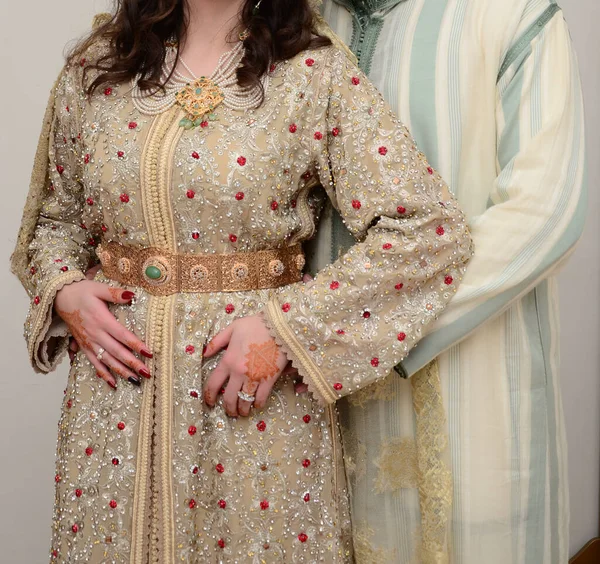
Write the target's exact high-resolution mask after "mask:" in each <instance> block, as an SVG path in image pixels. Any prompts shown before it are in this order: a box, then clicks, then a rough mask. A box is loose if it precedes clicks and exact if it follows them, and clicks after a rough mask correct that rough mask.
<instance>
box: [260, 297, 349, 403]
mask: <svg viewBox="0 0 600 564" xmlns="http://www.w3.org/2000/svg"><path fill="white" fill-rule="evenodd" d="M263 319H264V321H265V324H266V325H267V328H268V329H269V331H270V333H271V335H272V336H273V338H274V339H275V342H276V343H277V344H278V345H279V346H280V347H281V348H282V350H283V352H285V354H286V356H287V358H288V360H290V361H291V362H292V366H294V368H297V369H298V370H299V372H300V376H302V377H303V378H304V383H305V384H306V385H307V386H308V389H309V390H310V391H311V392H312V393H313V394H314V395H315V396H316V397H317V398H319V399H321V400H322V401H323V402H324V403H326V404H330V403H333V402H335V401H336V400H337V396H336V395H335V394H334V393H333V392H332V391H331V390H330V388H329V385H328V383H327V381H326V380H325V378H324V377H323V375H322V374H321V371H320V370H319V367H318V366H317V365H316V364H315V363H314V362H313V360H312V358H310V356H309V355H308V354H307V353H306V351H305V350H304V347H303V346H302V345H301V344H300V343H299V342H298V339H296V337H295V336H294V334H293V333H292V331H291V329H290V327H289V325H288V324H287V323H286V322H285V319H284V318H283V315H282V314H281V306H280V305H279V304H278V303H277V302H276V301H274V300H271V301H269V302H267V305H266V308H265V310H264V311H263Z"/></svg>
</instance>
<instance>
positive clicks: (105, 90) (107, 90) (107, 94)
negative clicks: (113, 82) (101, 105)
mask: <svg viewBox="0 0 600 564" xmlns="http://www.w3.org/2000/svg"><path fill="white" fill-rule="evenodd" d="M111 94H112V88H111V87H110V86H109V87H108V88H105V89H104V95H105V96H110V95H111Z"/></svg>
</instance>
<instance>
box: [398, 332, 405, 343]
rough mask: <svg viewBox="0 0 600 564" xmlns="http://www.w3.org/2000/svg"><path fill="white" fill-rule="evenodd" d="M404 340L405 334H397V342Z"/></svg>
mask: <svg viewBox="0 0 600 564" xmlns="http://www.w3.org/2000/svg"><path fill="white" fill-rule="evenodd" d="M404 339H406V333H398V340H399V341H400V342H402V341H404Z"/></svg>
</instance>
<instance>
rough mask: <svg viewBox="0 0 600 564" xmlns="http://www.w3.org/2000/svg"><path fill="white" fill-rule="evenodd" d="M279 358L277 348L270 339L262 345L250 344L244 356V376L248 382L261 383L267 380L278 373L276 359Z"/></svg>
mask: <svg viewBox="0 0 600 564" xmlns="http://www.w3.org/2000/svg"><path fill="white" fill-rule="evenodd" d="M278 358H279V347H278V346H277V343H276V342H275V341H274V340H273V339H270V340H269V341H265V342H264V343H261V344H260V345H259V344H256V343H250V350H249V351H248V353H247V354H246V368H247V371H246V376H247V377H248V380H250V382H256V383H259V382H263V381H264V380H269V379H270V378H273V377H274V376H276V375H277V374H278V373H279V367H278V366H277V359H278Z"/></svg>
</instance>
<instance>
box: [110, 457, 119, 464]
mask: <svg viewBox="0 0 600 564" xmlns="http://www.w3.org/2000/svg"><path fill="white" fill-rule="evenodd" d="M112 463H113V466H118V465H119V459H118V458H117V457H116V456H115V457H114V458H113V459H112Z"/></svg>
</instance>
